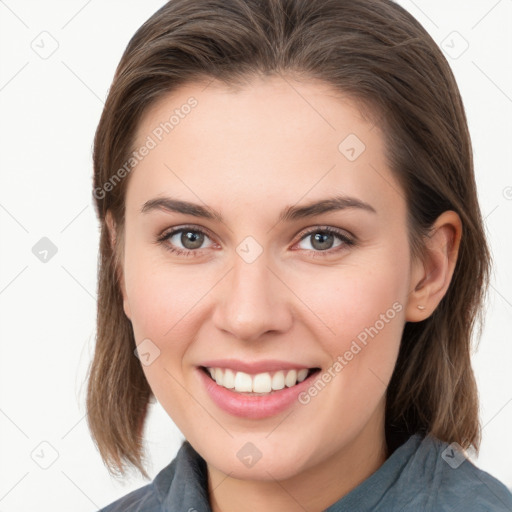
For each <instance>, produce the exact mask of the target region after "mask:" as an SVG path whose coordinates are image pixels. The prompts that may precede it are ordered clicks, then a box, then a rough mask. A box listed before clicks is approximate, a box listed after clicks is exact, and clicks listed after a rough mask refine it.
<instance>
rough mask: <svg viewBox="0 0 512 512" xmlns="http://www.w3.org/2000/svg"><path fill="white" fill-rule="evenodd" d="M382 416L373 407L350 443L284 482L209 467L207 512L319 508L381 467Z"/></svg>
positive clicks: (384, 450)
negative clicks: (209, 511)
mask: <svg viewBox="0 0 512 512" xmlns="http://www.w3.org/2000/svg"><path fill="white" fill-rule="evenodd" d="M386 458H387V447H386V440H385V431H384V415H383V413H382V411H378V413H377V414H376V417H375V418H373V419H372V420H370V422H369V423H368V424H367V425H366V426H365V428H364V429H363V430H362V431H361V432H360V433H359V434H358V435H357V437H356V438H355V439H353V440H352V441H351V443H350V445H349V446H343V447H342V448H341V449H340V450H337V451H336V452H333V453H332V454H331V455H330V456H329V457H328V458H327V459H324V460H322V462H321V463H320V464H317V465H316V466H313V467H309V468H307V469H305V470H303V471H300V472H299V473H297V474H296V475H294V476H292V477H290V478H288V479H286V480H280V481H277V480H270V481H268V480H267V481H263V480H240V479H237V478H233V477H230V476H228V475H226V474H225V473H223V472H221V471H219V470H218V469H216V468H213V467H212V466H210V465H208V487H209V490H210V504H211V505H210V506H211V509H212V512H235V511H236V512H278V511H279V512H282V511H283V510H286V511H287V512H295V511H297V512H304V510H308V511H309V512H321V511H323V510H325V509H326V508H328V507H329V506H330V505H332V504H333V503H335V502H336V501H338V500H340V499H341V498H342V497H343V496H345V495H346V494H348V493H349V492H350V491H351V490H353V489H354V488H355V487H357V486H358V485H359V484H360V483H362V482H363V481H364V480H366V479H367V478H368V477H369V476H370V475H372V474H373V473H374V472H375V471H377V469H378V468H379V467H380V466H382V464H383V463H384V462H385V461H386Z"/></svg>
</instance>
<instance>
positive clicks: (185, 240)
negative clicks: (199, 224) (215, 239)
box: [157, 226, 213, 256]
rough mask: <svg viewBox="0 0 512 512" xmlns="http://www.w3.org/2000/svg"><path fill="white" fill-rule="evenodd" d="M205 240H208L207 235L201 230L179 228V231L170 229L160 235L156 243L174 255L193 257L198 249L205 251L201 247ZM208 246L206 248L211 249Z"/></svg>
mask: <svg viewBox="0 0 512 512" xmlns="http://www.w3.org/2000/svg"><path fill="white" fill-rule="evenodd" d="M205 240H210V238H209V236H208V235H207V233H205V232H204V231H202V230H201V229H198V228H194V227H187V226H185V227H183V226H182V227H180V228H179V229H172V230H170V231H166V232H165V233H164V234H163V235H161V236H160V237H159V238H158V239H157V242H158V243H161V244H163V245H164V246H165V248H166V249H167V250H169V251H171V252H174V253H176V254H180V255H184V256H195V254H194V253H197V252H199V251H198V250H199V249H205V248H206V247H202V245H203V244H204V242H205ZM212 245H213V243H212V244H210V245H208V246H207V247H211V246H212Z"/></svg>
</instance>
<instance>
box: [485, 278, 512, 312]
mask: <svg viewBox="0 0 512 512" xmlns="http://www.w3.org/2000/svg"><path fill="white" fill-rule="evenodd" d="M489 286H490V287H491V288H492V289H493V290H494V291H495V292H496V293H497V294H498V295H499V296H500V297H501V298H502V299H503V300H504V301H505V302H506V303H507V304H508V305H509V306H510V307H511V308H512V304H511V303H510V302H509V301H508V300H507V299H506V298H505V297H504V296H503V295H502V294H501V293H500V292H499V291H498V290H497V289H496V288H495V287H494V286H493V285H492V284H490V283H489Z"/></svg>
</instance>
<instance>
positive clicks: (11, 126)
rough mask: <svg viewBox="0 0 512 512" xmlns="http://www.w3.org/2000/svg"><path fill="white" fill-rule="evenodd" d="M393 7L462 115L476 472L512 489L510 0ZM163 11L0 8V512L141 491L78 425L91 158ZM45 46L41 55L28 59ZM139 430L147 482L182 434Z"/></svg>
mask: <svg viewBox="0 0 512 512" xmlns="http://www.w3.org/2000/svg"><path fill="white" fill-rule="evenodd" d="M399 3H400V4H401V5H403V6H404V7H405V8H406V9H407V10H409V11H410V12H411V13H412V14H413V15H414V16H415V17H416V18H417V19H418V20H419V21H420V22H421V23H422V24H423V25H424V27H425V28H426V29H427V30H428V31H429V32H430V34H431V35H432V37H433V38H434V39H435V40H436V41H437V42H438V44H440V45H441V46H442V47H443V49H445V53H446V54H447V58H448V60H449V62H450V64H451V66H452V69H453V70H454V73H455V75H456V78H457V81H458V84H459V87H460V90H461V94H462V97H463V99H464V102H465V106H466V109H467V115H468V119H469V125H470V131H471V134H472V140H473V145H474V154H475V167H476V169H475V170H476V178H477V183H478V190H479V198H480V204H481V209H482V213H483V216H484V217H485V225H486V229H487V232H488V236H489V241H490V244H491V247H492V252H493V256H494V261H495V268H494V276H493V280H492V287H491V289H490V295H489V301H488V306H487V317H486V327H485V330H484V333H483V337H482V339H481V342H480V347H479V351H478V353H477V354H476V355H475V356H474V368H475V372H476V375H477V378H478V384H479V389H480V395H481V419H482V424H483V425H485V427H484V431H483V444H482V449H481V454H480V457H479V459H478V460H477V465H478V466H479V467H481V468H482V469H484V470H486V471H488V472H490V473H491V474H492V475H494V476H495V477H497V478H498V479H500V480H501V481H502V482H503V483H505V484H506V485H507V486H508V487H512V463H511V457H512V441H511V440H510V432H511V431H512V428H511V427H512V371H511V367H510V365H511V362H512V339H511V334H510V332H511V327H512V272H511V270H510V261H512V243H511V221H512V172H511V163H512V153H511V145H512V144H511V141H512V130H511V126H512V123H511V121H510V120H511V118H512V65H511V57H510V56H511V54H512V36H511V34H512V31H511V30H510V27H511V24H512V1H511V0H500V1H497V0H482V1H480V0H479V1H476V0H473V1H469V2H468V1H462V0H460V1H446V0H443V1H439V0H436V1H432V0H430V1H428V2H427V1H426V0H416V2H413V1H411V0H401V1H400V2H399ZM163 4H164V2H163V1H162V0H145V1H139V2H134V1H120V0H116V1H113V0H112V1H109V2H105V1H102V2H100V1H99V0H89V1H86V0H68V1H60V2H59V1H56V0H54V1H35V0H33V1H23V0H5V1H2V0H0V44H1V50H0V108H1V113H0V145H1V152H0V162H1V186H0V226H1V234H2V238H1V242H2V250H1V251H0V263H1V267H0V312H1V315H2V322H1V343H2V350H1V357H0V433H1V436H0V443H1V445H0V460H1V468H0V511H1V512H15V511H27V510H41V511H50V510H52V511H54V510H70V509H71V508H72V509H73V510H74V511H76V512H82V511H83V512H87V511H93V510H97V509H98V508H99V507H101V506H104V505H106V504H108V503H110V502H111V501H113V500H114V499H116V498H118V497H120V496H122V495H124V494H126V493H127V492H128V491H130V490H132V489H135V488H138V487H140V486H142V485H144V484H146V483H147V482H146V481H145V480H142V479H141V478H138V477H137V476H136V475H134V476H133V477H131V478H127V479H125V481H124V482H118V481H116V480H114V479H113V478H111V477H110V476H109V474H108V473H107V470H106V469H105V467H104V466H103V463H102V461H101V459H100V457H99V455H98V452H97V450H96V448H95V446H94V444H93V442H92V440H91V437H90V435H89V432H88V429H87V424H86V420H85V417H84V414H85V408H84V399H85V375H86V369H87V365H88V364H89V361H90V358H91V356H92V351H93V343H94V334H95V333H94V331H95V313H96V311H95V307H96V302H95V295H96V261H97V260H96V258H97V251H98V239H99V237H98V223H97V220H96V217H95V214H94V208H93V204H92V201H91V187H92V181H91V179H92V163H91V162H92V160H91V148H92V141H93V136H94V131H95V129H96V125H97V123H98V120H99V117H100V114H101V111H102V107H103V101H104V99H105V97H106V94H107V91H108V88H109V86H110V83H111V80H112V77H113V74H114V70H115V68H116V65H117V63H118V61H119V59H120V57H121V54H122V51H123V50H124V48H125V46H126V44H127V43H128V40H129V39H130V37H131V36H132V35H133V33H134V32H135V31H136V29H137V28H138V27H139V26H140V25H141V24H142V23H143V22H144V21H145V20H146V19H147V18H148V17H149V16H150V15H151V14H152V13H153V12H155V11H156V10H157V9H158V8H159V7H161V5H163ZM45 31H46V33H44V34H42V35H41V33H42V32H45ZM454 31H455V32H457V34H453V32H454ZM507 32H508V35H507ZM42 40H43V42H41V41H42ZM443 41H444V42H443ZM464 41H466V42H467V44H468V45H469V47H468V48H467V50H466V51H464V52H463V53H461V52H462V50H463V49H464V47H465V44H466V43H465V42H464ZM37 45H39V46H37ZM52 45H53V46H52ZM57 45H58V47H57ZM43 47H44V49H43ZM53 47H55V48H56V49H55V52H54V53H53V54H52V55H50V56H47V55H43V56H44V57H47V58H41V56H40V54H38V53H37V52H36V51H35V50H34V49H33V48H37V49H38V51H39V53H41V52H44V51H49V50H51V49H53ZM460 53H461V54H460ZM459 54H460V55H459ZM455 57H456V58H455ZM42 237H48V238H49V239H50V240H51V241H52V242H53V244H55V246H56V248H57V253H56V254H55V255H54V256H53V257H52V258H50V259H49V261H48V262H46V263H43V262H41V261H40V260H39V259H38V258H36V256H35V255H34V254H33V252H32V248H33V246H34V245H35V244H36V243H37V242H38V241H39V240H40V239H41V238H42ZM146 432H147V439H148V441H147V447H148V454H149V460H150V465H149V467H148V472H149V474H150V476H151V477H152V478H153V477H154V476H155V475H156V474H157V472H158V471H159V470H160V469H161V468H163V467H164V466H166V465H167V464H168V463H169V462H170V461H171V460H172V458H173V457H174V455H175V453H176V450H177V448H178V446H179V444H180V442H181V439H182V436H181V434H180V433H179V432H178V431H177V429H176V427H175V426H174V425H173V423H172V422H171V420H170V419H169V418H168V416H167V415H166V413H165V412H164V411H163V410H162V409H161V408H160V406H159V405H156V406H153V409H152V411H151V415H150V419H149V423H148V427H147V431H146ZM40 443H44V444H42V445H41V444H40ZM54 459H55V460H54ZM41 466H49V467H48V468H47V469H44V468H42V467H41Z"/></svg>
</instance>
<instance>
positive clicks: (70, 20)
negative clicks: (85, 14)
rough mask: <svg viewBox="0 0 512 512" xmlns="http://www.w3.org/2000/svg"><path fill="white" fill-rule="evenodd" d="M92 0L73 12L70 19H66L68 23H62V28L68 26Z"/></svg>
mask: <svg viewBox="0 0 512 512" xmlns="http://www.w3.org/2000/svg"><path fill="white" fill-rule="evenodd" d="M91 2H92V0H88V1H87V2H86V3H85V4H84V5H83V6H82V7H81V8H80V9H79V10H78V11H77V12H76V13H75V14H73V16H71V18H70V19H69V20H68V21H66V23H64V25H62V27H61V28H60V29H61V30H62V29H64V28H66V27H67V26H68V25H69V24H70V23H71V22H72V21H73V20H74V19H75V18H76V17H77V16H78V15H79V14H80V13H81V12H82V11H83V10H84V9H85V8H86V7H87V6H88V5H89V4H90V3H91Z"/></svg>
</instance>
